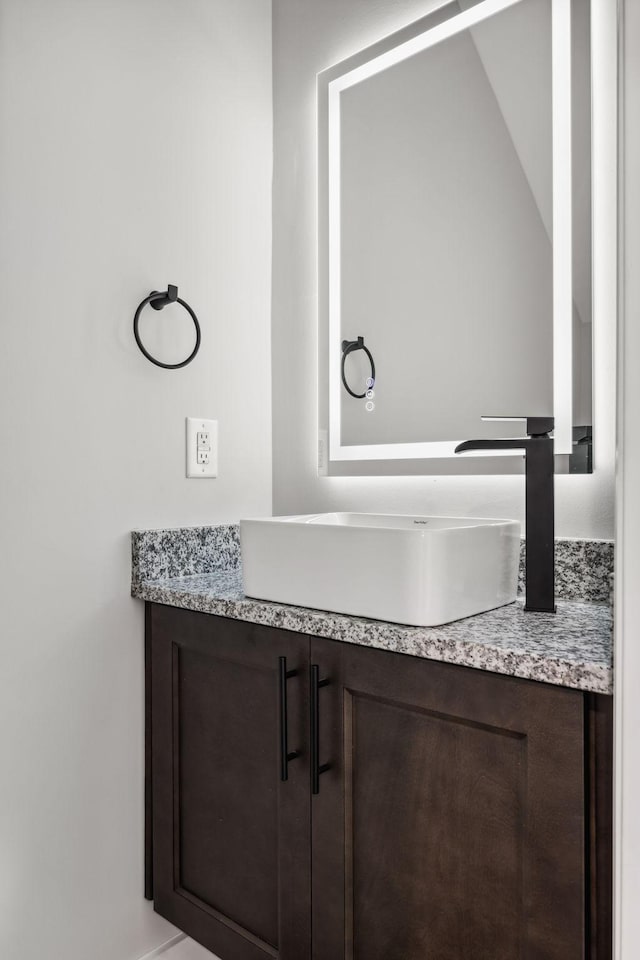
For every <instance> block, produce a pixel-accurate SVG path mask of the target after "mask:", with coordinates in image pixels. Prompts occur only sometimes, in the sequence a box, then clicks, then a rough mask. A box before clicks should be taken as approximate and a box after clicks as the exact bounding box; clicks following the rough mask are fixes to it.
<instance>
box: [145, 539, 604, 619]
mask: <svg viewBox="0 0 640 960" xmlns="http://www.w3.org/2000/svg"><path fill="white" fill-rule="evenodd" d="M239 530H240V528H239V525H238V524H237V523H225V524H216V525H215V526H210V527H176V528H175V529H165V530H135V531H134V532H133V533H132V535H131V553H132V582H133V583H134V584H137V583H140V582H142V581H148V580H162V579H165V578H172V577H188V576H194V575H197V574H203V573H212V572H214V571H215V570H236V569H238V568H239V567H240V533H239ZM525 554H526V547H525V543H524V541H523V544H522V550H521V555H520V582H519V591H520V593H523V590H524V564H525ZM613 556H614V545H613V543H612V542H611V541H609V540H565V539H558V540H556V596H557V598H558V599H559V600H588V601H592V602H595V603H607V602H608V601H609V599H610V592H611V586H610V585H611V575H612V573H613Z"/></svg>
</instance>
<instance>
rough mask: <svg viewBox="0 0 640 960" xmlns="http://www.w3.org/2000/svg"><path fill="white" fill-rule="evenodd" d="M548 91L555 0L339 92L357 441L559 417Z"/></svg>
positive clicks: (579, 299) (347, 439)
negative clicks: (361, 343) (362, 347)
mask: <svg viewBox="0 0 640 960" xmlns="http://www.w3.org/2000/svg"><path fill="white" fill-rule="evenodd" d="M473 5H474V4H473V2H472V0H459V2H458V6H459V8H460V9H461V10H463V9H466V8H467V7H469V6H473ZM551 94H552V90H551V0H522V2H521V3H518V4H515V5H514V6H513V7H510V8H508V9H507V10H505V11H503V12H501V13H500V14H498V15H495V16H493V17H491V18H489V19H488V20H486V21H484V22H482V23H480V24H478V25H477V26H475V27H473V28H472V29H471V30H466V31H463V32H461V33H460V34H456V35H455V36H453V37H451V38H449V39H447V40H446V41H443V42H441V43H439V44H437V45H435V46H433V47H431V48H429V49H427V50H425V51H423V52H421V53H420V54H417V55H415V56H413V57H411V58H410V59H408V60H405V61H402V62H400V63H398V64H396V65H394V66H393V67H390V68H388V69H387V70H385V71H383V72H381V73H379V74H376V75H374V76H373V77H370V78H369V79H367V80H366V81H364V82H362V83H360V84H357V85H355V86H353V87H351V88H349V89H347V90H346V91H344V92H343V93H342V94H341V260H342V265H343V266H342V290H341V294H342V298H341V323H342V337H343V338H345V339H349V340H351V339H355V337H356V336H364V337H365V341H366V343H367V345H368V346H369V348H370V349H371V350H372V352H373V354H374V357H375V362H376V368H377V382H376V385H375V398H374V400H375V406H374V409H373V411H367V409H366V407H365V404H364V403H363V402H362V401H358V400H354V399H353V398H351V397H349V396H348V395H346V393H344V392H343V393H342V396H341V426H342V443H343V444H354V445H355V444H378V443H402V442H420V441H438V440H453V439H462V438H465V437H471V436H482V435H487V436H491V435H495V425H492V424H487V425H482V424H481V423H480V419H479V418H480V416H481V415H483V414H490V415H514V414H529V415H532V414H538V415H552V413H553V383H552V381H553V362H552V360H553V354H552V341H553V271H552V256H553V251H552V227H553V210H552V201H553V198H552V101H551ZM574 229H575V224H574ZM590 282H591V279H590V271H589V270H585V271H584V272H583V276H582V277H580V273H579V271H577V272H576V275H575V276H574V337H576V338H577V340H578V341H580V338H582V339H583V340H584V342H585V344H586V343H588V349H589V350H590V343H591V327H590V319H591V291H590ZM577 346H578V349H580V343H579V342H578V344H577ZM584 349H585V350H586V349H587V347H586V346H585V347H584ZM345 366H346V373H347V377H348V379H349V382H350V383H353V384H354V385H356V386H358V385H359V384H361V383H362V382H363V380H364V378H366V376H368V364H367V361H366V358H365V357H364V355H363V354H362V352H359V353H355V354H352V355H351V356H350V357H349V358H348V360H347V363H346V365H345ZM589 391H590V384H589V385H588V391H587V392H588V396H587V395H586V394H585V398H584V404H583V406H584V407H585V409H586V408H587V407H588V410H589V413H588V415H587V416H588V419H585V420H584V421H583V422H590V401H591V397H590V392H589ZM508 429H509V428H505V430H504V433H505V435H506V433H507V432H508ZM518 429H519V427H518V426H517V425H514V427H513V431H514V432H517V430H518Z"/></svg>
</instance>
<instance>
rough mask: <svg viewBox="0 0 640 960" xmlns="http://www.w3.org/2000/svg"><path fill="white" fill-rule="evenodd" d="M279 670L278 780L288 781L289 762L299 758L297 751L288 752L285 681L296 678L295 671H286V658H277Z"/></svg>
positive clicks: (296, 673) (296, 672)
mask: <svg viewBox="0 0 640 960" xmlns="http://www.w3.org/2000/svg"><path fill="white" fill-rule="evenodd" d="M278 663H279V669H280V779H281V780H283V781H284V780H288V779H289V761H290V760H295V759H296V757H299V756H300V751H299V750H294V751H292V752H291V753H290V752H289V736H288V720H287V680H289V679H290V677H297V676H298V671H297V670H287V658H286V657H280V658H279V661H278Z"/></svg>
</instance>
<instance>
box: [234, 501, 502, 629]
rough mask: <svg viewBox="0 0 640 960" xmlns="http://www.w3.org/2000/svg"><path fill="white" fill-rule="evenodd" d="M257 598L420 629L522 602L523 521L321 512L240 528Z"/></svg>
mask: <svg viewBox="0 0 640 960" xmlns="http://www.w3.org/2000/svg"><path fill="white" fill-rule="evenodd" d="M240 541H241V546H242V564H243V575H244V591H245V594H246V595H247V596H249V597H255V598H257V599H260V600H273V601H276V602H279V603H290V604H294V605H296V606H302V607H315V608H317V609H320V610H331V611H334V612H336V613H349V614H352V615H354V616H361V617H371V618H373V619H375V620H389V621H391V622H394V623H407V624H413V625H415V626H424V627H429V626H437V625H438V624H441V623H449V622H450V621H452V620H460V619H462V618H463V617H470V616H472V615H473V614H476V613H482V612H484V611H485V610H492V609H494V608H495V607H500V606H503V605H504V604H506V603H511V602H512V601H514V600H515V599H516V591H517V582H518V562H519V555H520V524H519V523H517V522H516V521H514V520H482V519H469V518H460V517H456V518H449V517H418V516H389V515H382V514H380V515H378V514H370V513H320V514H313V515H310V516H299V517H272V518H268V519H259V520H241V521H240Z"/></svg>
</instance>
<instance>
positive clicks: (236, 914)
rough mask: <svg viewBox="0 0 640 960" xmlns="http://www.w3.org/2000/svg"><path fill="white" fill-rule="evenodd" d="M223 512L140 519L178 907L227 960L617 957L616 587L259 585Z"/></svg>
mask: <svg viewBox="0 0 640 960" xmlns="http://www.w3.org/2000/svg"><path fill="white" fill-rule="evenodd" d="M216 530H217V532H216ZM208 531H209V532H207V528H203V530H201V531H198V530H193V531H161V532H155V533H152V532H150V533H149V534H136V535H134V583H133V593H134V595H135V596H138V597H140V598H142V599H144V600H146V601H147V603H146V652H147V818H148V819H147V823H148V831H147V896H148V897H150V898H153V899H154V906H155V909H156V910H157V911H158V912H159V913H160V914H162V915H163V916H164V917H166V918H167V919H168V920H170V921H171V922H173V923H174V924H176V926H178V927H179V928H180V929H181V930H184V931H185V932H186V933H188V934H189V935H190V936H192V937H193V938H194V939H196V940H198V941H199V942H200V943H202V944H204V945H205V946H206V947H208V948H209V949H210V950H212V951H213V953H214V954H216V955H217V956H219V957H220V958H221V960H259V958H266V957H279V958H282V960H304V958H305V957H307V958H311V957H312V958H314V960H340V958H344V960H347V958H366V960H383V958H384V960H425V958H428V960H432V958H433V960H467V958H473V960H514V958H516V957H522V958H525V957H526V958H527V960H529V958H531V960H533V958H540V960H542V958H545V960H584V958H589V960H608V958H610V956H611V947H610V942H611V757H612V749H611V739H612V709H611V707H612V698H611V696H610V691H611V682H612V674H611V661H610V649H611V647H610V631H611V617H610V611H609V607H608V605H607V604H605V603H593V602H586V601H585V598H584V594H582V599H581V600H578V601H576V600H573V601H572V600H560V602H559V610H558V614H557V615H556V616H555V617H553V615H547V614H525V613H524V612H523V609H522V604H521V603H520V602H518V603H516V604H512V605H510V606H507V607H503V608H501V609H500V610H496V611H493V612H489V613H485V614H481V615H479V616H477V617H472V618H469V619H467V620H461V621H459V622H457V623H454V624H450V625H446V626H443V627H438V628H415V627H402V626H398V625H394V624H386V623H383V622H379V621H378V622H376V621H370V620H363V619H359V618H356V617H350V616H346V615H336V614H327V613H324V612H322V611H313V610H308V609H305V608H298V607H289V606H286V605H280V604H274V603H266V602H264V601H253V600H249V599H247V598H245V597H244V596H243V594H242V589H241V579H240V569H239V555H238V553H237V528H234V527H226V528H208ZM212 538H213V539H212ZM213 540H216V549H215V558H216V559H215V564H214V567H213V568H212V567H211V566H209V568H208V569H207V567H206V564H207V563H209V564H211V556H212V555H213V554H212V552H211V548H212V543H213ZM602 546H603V547H607V546H609V545H602ZM576 547H577V548H578V552H580V551H581V552H582V554H583V559H586V560H587V563H588V569H589V570H590V571H591V573H592V574H593V576H592V579H591V580H590V578H589V576H588V575H587V573H586V570H587V567H586V566H585V568H584V571H582V573H581V571H580V570H579V569H576V568H575V567H571V570H572V571H573V574H574V575H575V579H574V581H572V582H573V583H574V585H575V587H576V589H578V588H581V589H582V590H585V589H586V590H593V591H595V590H596V589H601V590H602V589H604V586H603V584H601V586H600V588H597V586H596V579H597V577H596V575H595V574H594V573H593V571H594V570H597V567H598V564H597V563H594V558H596V559H597V558H598V557H599V559H600V560H601V564H600V566H601V571H600V572H604V569H605V568H606V566H607V563H608V560H607V559H606V557H605V553H604V552H602V553H601V554H599V553H598V549H599V548H598V546H597V545H591V546H589V545H587V546H582V547H580V545H579V544H576ZM590 550H591V553H589V551H590ZM205 555H206V556H207V557H208V558H209V560H208V561H205V560H204V559H203V558H204V557H205ZM194 557H195V560H194ZM198 557H200V559H201V560H202V562H201V563H200V562H199V560H198ZM569 568H570V565H567V567H566V570H564V573H563V567H562V563H561V564H560V573H559V576H560V577H561V578H562V577H563V575H564V576H565V582H564V584H563V585H561V590H560V595H562V592H563V589H564V590H565V592H566V590H568V589H569V586H570V581H571V576H572V575H571V574H569V572H568V571H569ZM383 648H384V649H383Z"/></svg>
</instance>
